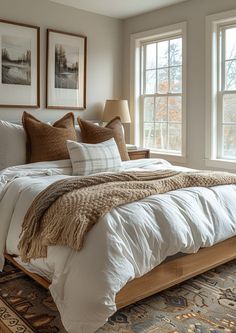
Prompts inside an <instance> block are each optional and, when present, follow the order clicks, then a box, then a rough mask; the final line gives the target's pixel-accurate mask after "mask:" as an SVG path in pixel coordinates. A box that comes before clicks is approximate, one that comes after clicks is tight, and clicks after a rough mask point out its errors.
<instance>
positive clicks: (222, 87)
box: [218, 22, 236, 160]
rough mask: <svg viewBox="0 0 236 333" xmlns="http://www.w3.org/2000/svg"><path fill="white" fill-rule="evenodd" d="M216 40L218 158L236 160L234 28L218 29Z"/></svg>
mask: <svg viewBox="0 0 236 333" xmlns="http://www.w3.org/2000/svg"><path fill="white" fill-rule="evenodd" d="M235 23H236V22H235ZM218 38H219V51H218V52H219V64H220V66H219V67H220V68H219V74H220V75H219V76H218V77H219V92H218V95H219V103H218V141H219V143H218V147H219V148H218V157H219V158H223V159H234V160H236V26H223V27H220V29H219V35H218Z"/></svg>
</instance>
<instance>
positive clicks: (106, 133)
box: [77, 117, 129, 161]
mask: <svg viewBox="0 0 236 333" xmlns="http://www.w3.org/2000/svg"><path fill="white" fill-rule="evenodd" d="M77 120H78V124H79V126H80V130H81V137H82V141H83V142H84V143H100V142H103V141H106V140H109V139H111V138H114V139H115V141H116V144H117V147H118V149H119V152H120V157H121V159H122V161H127V160H129V155H128V153H127V149H126V144H125V138H124V132H123V128H122V124H121V121H120V118H119V117H115V118H114V119H112V120H111V121H110V122H109V123H108V124H107V125H106V126H105V127H101V126H97V125H94V124H93V123H91V122H90V121H86V120H83V119H81V118H80V117H78V118H77Z"/></svg>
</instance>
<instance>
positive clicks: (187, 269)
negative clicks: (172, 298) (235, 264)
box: [5, 236, 236, 309]
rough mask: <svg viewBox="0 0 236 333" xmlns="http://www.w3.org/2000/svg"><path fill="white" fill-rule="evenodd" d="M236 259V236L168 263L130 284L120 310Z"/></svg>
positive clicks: (119, 298) (122, 295) (39, 279)
mask: <svg viewBox="0 0 236 333" xmlns="http://www.w3.org/2000/svg"><path fill="white" fill-rule="evenodd" d="M5 258H6V259H7V260H9V261H10V262H11V263H12V264H13V265H14V266H16V267H18V268H19V269H20V270H22V271H23V272H24V273H26V274H27V275H29V276H30V277H31V278H33V279H34V280H35V281H37V282H38V283H39V284H40V285H42V286H43V287H44V288H47V289H48V287H49V286H50V282H49V281H48V280H46V279H44V278H42V277H41V276H39V275H37V274H34V273H30V272H28V271H27V270H26V269H25V268H23V267H22V266H21V265H20V264H18V263H17V262H16V261H15V260H14V257H13V256H10V255H9V254H5ZM233 259H236V236H235V237H232V238H230V239H228V240H226V241H224V242H221V243H218V244H216V245H214V246H212V247H208V248H202V249H200V250H199V251H198V252H197V253H195V254H188V255H184V256H182V257H179V258H176V259H173V260H170V261H166V262H164V263H162V264H160V265H159V266H157V267H156V268H154V269H153V270H152V271H150V272H149V273H147V274H145V275H144V276H142V277H140V278H137V279H134V280H132V281H130V282H128V283H127V284H126V285H125V286H124V288H123V289H121V291H120V292H119V293H118V294H117V296H116V305H117V309H121V308H123V307H125V306H127V305H129V304H132V303H135V302H137V301H139V300H141V299H143V298H145V297H148V296H151V295H153V294H155V293H157V292H160V291H162V290H164V289H167V288H169V287H172V286H174V285H176V284H178V283H180V282H183V281H185V280H187V279H189V278H191V277H193V276H196V275H198V274H201V273H203V272H206V271H208V270H210V269H212V268H214V267H217V266H219V265H221V264H224V263H226V262H228V261H231V260H233Z"/></svg>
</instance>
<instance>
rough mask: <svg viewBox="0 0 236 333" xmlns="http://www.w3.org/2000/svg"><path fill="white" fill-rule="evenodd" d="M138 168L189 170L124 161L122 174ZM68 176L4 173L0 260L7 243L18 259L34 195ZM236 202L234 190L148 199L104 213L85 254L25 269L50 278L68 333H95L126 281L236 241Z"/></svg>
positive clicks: (56, 255) (38, 170) (68, 253)
mask: <svg viewBox="0 0 236 333" xmlns="http://www.w3.org/2000/svg"><path fill="white" fill-rule="evenodd" d="M140 168H141V169H152V170H157V169H167V168H168V169H175V170H176V169H178V170H186V169H185V168H180V167H174V166H172V165H170V164H169V163H168V162H166V161H163V160H152V159H145V160H134V161H128V162H123V169H126V170H136V169H140ZM188 170H189V169H188ZM70 175H71V165H70V162H69V161H60V162H54V163H34V164H31V165H28V166H27V167H25V166H22V167H15V168H9V169H6V170H5V171H3V172H1V173H0V179H1V180H2V192H1V193H0V197H1V199H0V200H1V201H0V216H1V221H0V256H2V255H3V251H4V247H5V245H6V249H7V252H8V253H10V254H18V249H17V244H18V241H19V236H20V232H21V224H22V221H23V218H24V215H25V213H26V211H27V209H28V207H29V206H30V204H31V202H32V201H33V199H34V198H35V197H36V195H37V194H38V193H39V192H40V191H42V190H43V189H44V188H45V187H47V186H48V185H49V184H51V183H52V182H54V181H56V180H58V179H62V178H66V177H69V176H70ZM235 202H236V186H235V185H227V186H216V187H213V188H209V189H206V188H189V189H182V190H177V191H173V192H170V193H166V194H161V195H154V196H150V197H148V198H146V199H144V200H142V201H139V202H134V203H130V204H127V205H124V206H121V207H117V208H115V209H113V210H112V211H111V212H110V213H108V214H106V215H105V216H104V217H103V218H101V219H100V221H99V222H98V223H97V224H96V225H95V226H94V227H93V229H92V230H91V231H90V232H89V234H88V237H87V239H86V242H85V245H84V247H83V249H82V250H81V251H79V252H75V251H73V250H71V249H69V248H67V247H58V246H55V247H49V249H48V257H47V259H37V260H34V261H32V262H31V265H30V266H28V268H29V269H30V270H33V271H35V272H37V273H39V274H41V275H43V276H45V277H47V278H49V279H50V280H52V285H51V287H50V290H51V293H52V295H53V298H54V300H55V302H56V304H57V306H58V309H59V311H60V314H61V317H62V321H63V324H64V326H65V328H66V329H67V330H68V331H69V332H70V333H81V332H83V333H91V332H94V331H95V330H96V329H98V328H99V327H100V326H102V325H103V324H104V322H105V321H106V320H107V318H108V317H109V316H110V315H111V314H112V313H114V312H115V311H116V307H115V295H116V293H117V292H118V291H119V290H120V289H121V288H122V287H123V286H124V285H125V284H126V283H127V282H128V281H129V280H131V279H134V278H136V277H139V276H142V275H143V274H145V273H146V272H148V271H150V270H151V269H152V268H154V267H155V266H157V265H158V264H159V263H161V262H162V261H163V260H164V259H165V258H166V257H168V256H171V255H174V254H176V253H178V252H182V253H193V252H196V251H198V249H199V248H200V247H207V246H212V245H213V244H215V243H217V242H220V241H223V240H225V239H227V238H230V237H233V236H235V235H236V205H235ZM1 258H2V259H3V257H1ZM0 264H1V262H0ZM2 264H3V260H2ZM0 268H1V267H0Z"/></svg>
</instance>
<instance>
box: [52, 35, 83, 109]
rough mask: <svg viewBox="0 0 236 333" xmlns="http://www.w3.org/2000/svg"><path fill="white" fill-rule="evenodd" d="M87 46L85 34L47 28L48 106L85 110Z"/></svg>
mask: <svg viewBox="0 0 236 333" xmlns="http://www.w3.org/2000/svg"><path fill="white" fill-rule="evenodd" d="M86 47H87V38H86V37H84V36H80V35H76V34H70V33H66V32H61V31H56V30H51V29H48V31H47V93H46V96H47V97H46V99H47V101H46V106H47V108H50V109H85V107H86Z"/></svg>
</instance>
